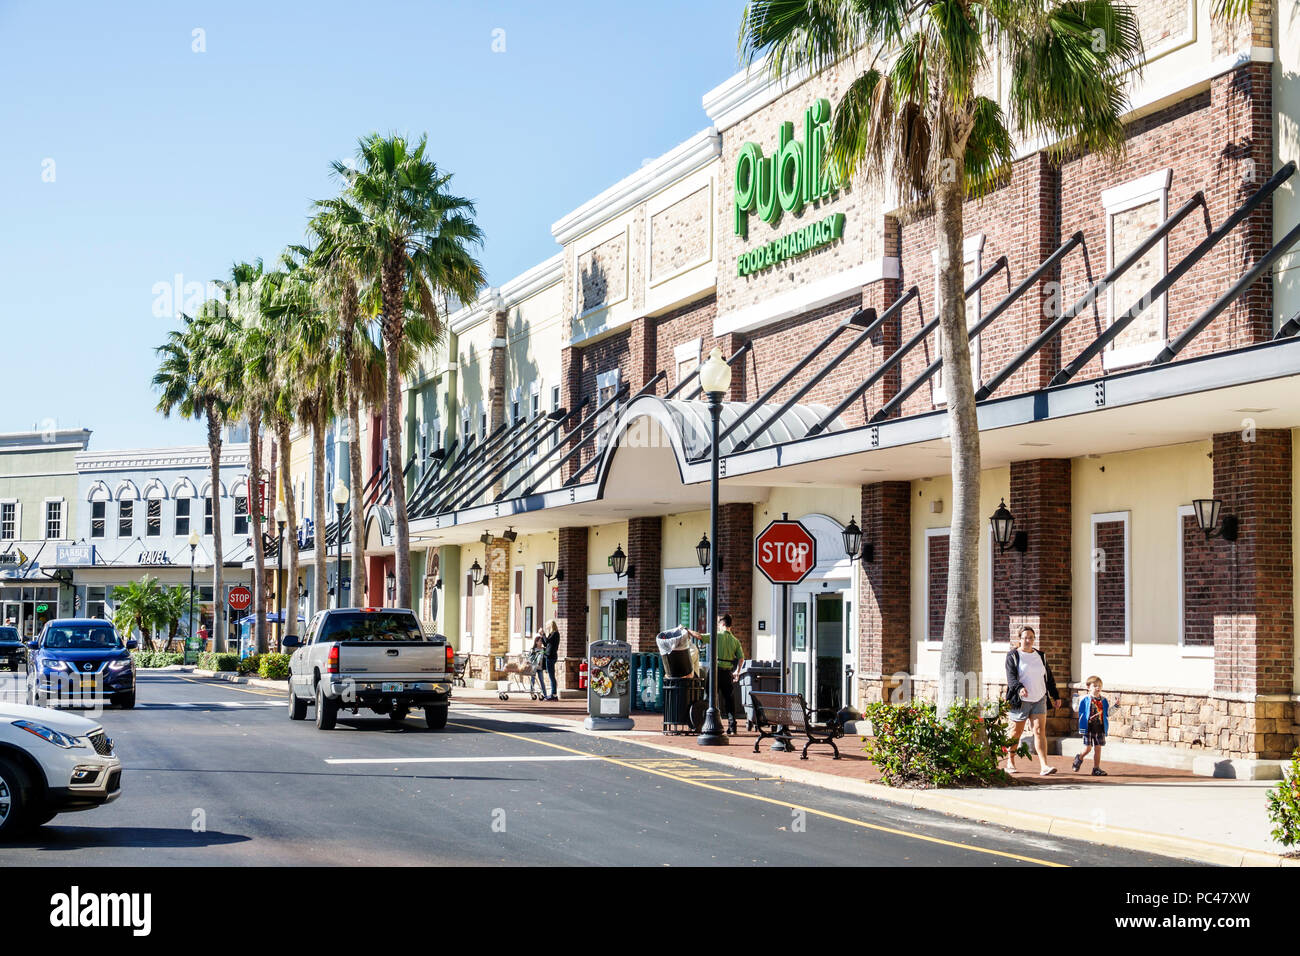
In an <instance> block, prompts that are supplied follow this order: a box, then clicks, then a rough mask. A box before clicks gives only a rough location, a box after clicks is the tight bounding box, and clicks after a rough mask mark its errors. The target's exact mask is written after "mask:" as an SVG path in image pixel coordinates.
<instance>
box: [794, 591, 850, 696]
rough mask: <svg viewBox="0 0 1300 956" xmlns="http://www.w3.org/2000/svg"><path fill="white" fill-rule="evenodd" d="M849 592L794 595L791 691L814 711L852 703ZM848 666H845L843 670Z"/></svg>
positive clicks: (809, 592)
mask: <svg viewBox="0 0 1300 956" xmlns="http://www.w3.org/2000/svg"><path fill="white" fill-rule="evenodd" d="M846 594H848V591H847V590H834V591H832V590H823V589H821V588H820V587H819V588H818V589H817V590H815V591H813V590H806V591H796V592H795V593H794V595H793V597H792V600H791V604H790V690H791V691H792V692H794V693H797V694H803V695H804V699H805V700H806V701H808V705H809V706H810V707H813V708H815V709H833V710H839V709H840V708H841V707H843V706H844V705H845V704H846V703H849V704H851V703H853V700H854V696H855V695H854V692H853V672H852V662H853V657H854V651H853V640H852V627H851V621H850V615H851V612H852V605H851V603H850V602H849V601H848V600H846ZM846 665H847V666H846Z"/></svg>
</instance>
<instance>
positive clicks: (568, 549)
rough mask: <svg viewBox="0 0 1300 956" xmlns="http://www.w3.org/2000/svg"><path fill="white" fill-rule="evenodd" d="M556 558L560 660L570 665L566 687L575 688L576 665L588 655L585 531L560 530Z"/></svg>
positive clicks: (556, 612) (581, 529)
mask: <svg viewBox="0 0 1300 956" xmlns="http://www.w3.org/2000/svg"><path fill="white" fill-rule="evenodd" d="M556 558H557V560H556V562H555V566H556V568H557V569H559V570H562V571H563V572H564V580H562V581H559V582H557V587H558V589H559V595H558V600H557V601H556V605H555V619H556V622H557V623H558V624H559V625H560V658H561V659H562V660H564V661H568V662H572V663H571V664H566V665H565V674H566V675H568V676H567V678H566V683H565V686H567V687H576V686H577V683H576V680H574V679H573V678H574V675H576V673H577V670H576V668H577V662H578V661H579V660H581V659H582V658H583V657H585V656H586V654H587V529H586V528H561V529H560V530H559V534H558V549H557V555H556ZM542 623H543V624H545V622H542ZM557 671H558V669H557Z"/></svg>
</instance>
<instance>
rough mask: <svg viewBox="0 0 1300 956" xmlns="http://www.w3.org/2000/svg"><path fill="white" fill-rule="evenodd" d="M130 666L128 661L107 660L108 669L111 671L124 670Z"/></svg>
mask: <svg viewBox="0 0 1300 956" xmlns="http://www.w3.org/2000/svg"><path fill="white" fill-rule="evenodd" d="M130 666H131V662H130V661H109V662H108V669H109V670H111V671H124V670H126V669H127V668H128V667H130Z"/></svg>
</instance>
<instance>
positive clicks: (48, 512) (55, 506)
mask: <svg viewBox="0 0 1300 956" xmlns="http://www.w3.org/2000/svg"><path fill="white" fill-rule="evenodd" d="M45 537H46V538H47V539H49V540H56V539H58V538H62V537H63V502H62V501H47V502H45Z"/></svg>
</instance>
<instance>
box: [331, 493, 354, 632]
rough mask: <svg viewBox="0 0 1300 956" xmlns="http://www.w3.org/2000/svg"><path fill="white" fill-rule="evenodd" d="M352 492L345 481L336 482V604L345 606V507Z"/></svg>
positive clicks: (336, 605)
mask: <svg viewBox="0 0 1300 956" xmlns="http://www.w3.org/2000/svg"><path fill="white" fill-rule="evenodd" d="M349 495H351V492H350V491H348V486H347V485H346V484H344V483H343V482H341V481H339V482H336V483H335V485H334V508H335V510H337V512H338V516H339V520H338V523H337V524H336V525H335V526H334V535H335V537H337V538H338V541H339V551H338V562H337V564H336V566H335V568H336V569H335V571H334V606H335V607H342V606H343V509H344V508H345V507H347V503H348V500H349Z"/></svg>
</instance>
